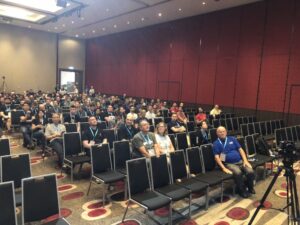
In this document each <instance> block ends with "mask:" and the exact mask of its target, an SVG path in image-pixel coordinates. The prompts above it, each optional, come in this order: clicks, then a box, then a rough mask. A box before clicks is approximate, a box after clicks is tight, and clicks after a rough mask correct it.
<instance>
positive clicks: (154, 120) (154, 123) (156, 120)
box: [153, 117, 164, 127]
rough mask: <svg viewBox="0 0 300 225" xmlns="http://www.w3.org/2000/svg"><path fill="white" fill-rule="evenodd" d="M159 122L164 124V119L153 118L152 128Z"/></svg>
mask: <svg viewBox="0 0 300 225" xmlns="http://www.w3.org/2000/svg"><path fill="white" fill-rule="evenodd" d="M160 122H164V118H163V117H155V118H153V125H154V127H156V125H157V124H159V123H160Z"/></svg>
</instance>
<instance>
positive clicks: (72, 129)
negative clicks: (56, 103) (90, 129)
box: [64, 123, 77, 133]
mask: <svg viewBox="0 0 300 225" xmlns="http://www.w3.org/2000/svg"><path fill="white" fill-rule="evenodd" d="M64 125H65V127H66V132H67V133H70V132H77V124H76V123H66V124H64Z"/></svg>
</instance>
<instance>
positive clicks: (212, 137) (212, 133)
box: [209, 128, 218, 143]
mask: <svg viewBox="0 0 300 225" xmlns="http://www.w3.org/2000/svg"><path fill="white" fill-rule="evenodd" d="M209 136H210V141H211V143H214V142H215V141H216V140H217V139H218V135H217V129H216V128H214V129H210V130H209Z"/></svg>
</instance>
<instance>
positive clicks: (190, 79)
mask: <svg viewBox="0 0 300 225" xmlns="http://www.w3.org/2000/svg"><path fill="white" fill-rule="evenodd" d="M198 64H199V63H198V60H192V61H191V60H189V61H184V66H183V70H184V71H183V79H182V95H181V100H182V101H184V102H196V93H197V84H198V82H197V81H198Z"/></svg>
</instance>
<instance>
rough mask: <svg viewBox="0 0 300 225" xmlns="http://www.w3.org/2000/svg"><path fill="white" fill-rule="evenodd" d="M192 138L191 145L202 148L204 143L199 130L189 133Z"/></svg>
mask: <svg viewBox="0 0 300 225" xmlns="http://www.w3.org/2000/svg"><path fill="white" fill-rule="evenodd" d="M188 135H189V137H190V145H191V147H196V146H200V145H201V144H202V142H203V136H202V134H201V132H200V131H199V130H196V131H191V132H189V133H188Z"/></svg>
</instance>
